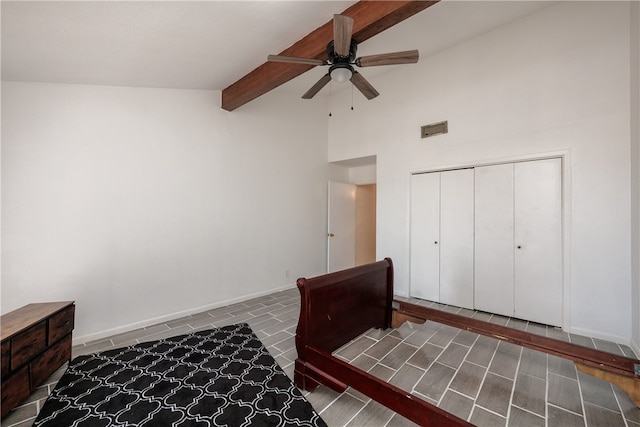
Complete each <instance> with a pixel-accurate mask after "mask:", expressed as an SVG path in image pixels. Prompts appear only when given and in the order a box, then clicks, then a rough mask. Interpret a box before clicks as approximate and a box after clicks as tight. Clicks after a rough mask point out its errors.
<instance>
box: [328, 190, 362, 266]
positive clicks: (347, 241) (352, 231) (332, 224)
mask: <svg viewBox="0 0 640 427" xmlns="http://www.w3.org/2000/svg"><path fill="white" fill-rule="evenodd" d="M328 200H329V202H328V209H329V212H328V215H327V217H328V224H327V272H328V273H331V272H333V271H338V270H344V269H346V268H351V267H353V266H355V263H356V186H355V185H354V184H346V183H343V182H334V181H329V196H328Z"/></svg>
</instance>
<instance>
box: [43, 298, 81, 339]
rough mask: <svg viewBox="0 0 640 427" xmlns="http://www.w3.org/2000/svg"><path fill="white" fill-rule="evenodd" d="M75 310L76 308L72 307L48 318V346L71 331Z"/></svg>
mask: <svg viewBox="0 0 640 427" xmlns="http://www.w3.org/2000/svg"><path fill="white" fill-rule="evenodd" d="M75 309H76V306H75V305H72V306H70V307H67V308H65V309H64V310H62V311H61V312H60V313H56V314H54V315H53V316H51V317H50V318H49V345H51V344H53V343H55V342H56V341H58V340H59V339H60V338H62V337H64V336H65V335H67V334H68V333H69V332H71V331H72V330H73V318H74V314H75Z"/></svg>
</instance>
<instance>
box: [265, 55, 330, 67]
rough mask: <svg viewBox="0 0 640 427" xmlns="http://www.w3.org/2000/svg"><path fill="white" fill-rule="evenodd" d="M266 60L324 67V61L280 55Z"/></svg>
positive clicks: (268, 57)
mask: <svg viewBox="0 0 640 427" xmlns="http://www.w3.org/2000/svg"><path fill="white" fill-rule="evenodd" d="M267 60H268V61H271V62H288V63H291V64H306V65H326V64H327V63H326V62H325V61H322V60H320V59H313V58H297V57H295V56H282V55H269V56H267Z"/></svg>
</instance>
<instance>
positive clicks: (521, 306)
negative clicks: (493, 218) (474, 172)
mask: <svg viewBox="0 0 640 427" xmlns="http://www.w3.org/2000/svg"><path fill="white" fill-rule="evenodd" d="M514 172H515V174H514V182H515V188H516V191H515V201H514V206H515V245H516V250H515V316H516V317H521V318H523V319H528V320H533V321H536V322H540V323H545V324H549V325H556V326H560V325H562V186H561V183H562V166H561V160H560V159H548V160H537V161H530V162H521V163H516V164H515V169H514Z"/></svg>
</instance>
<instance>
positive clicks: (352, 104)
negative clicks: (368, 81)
mask: <svg viewBox="0 0 640 427" xmlns="http://www.w3.org/2000/svg"><path fill="white" fill-rule="evenodd" d="M351 111H353V83H351Z"/></svg>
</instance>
